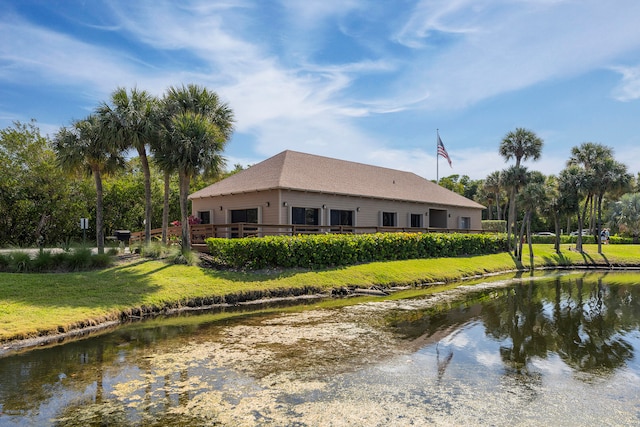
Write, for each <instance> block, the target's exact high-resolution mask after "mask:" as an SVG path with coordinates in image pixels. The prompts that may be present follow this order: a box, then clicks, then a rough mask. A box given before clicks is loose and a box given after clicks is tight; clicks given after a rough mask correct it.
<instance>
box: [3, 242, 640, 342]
mask: <svg viewBox="0 0 640 427" xmlns="http://www.w3.org/2000/svg"><path fill="white" fill-rule="evenodd" d="M569 248H570V245H563V247H562V253H561V254H560V255H558V254H556V253H555V252H554V251H553V246H552V245H548V244H539V245H534V253H535V255H536V256H535V258H534V265H535V266H536V267H542V266H556V265H574V266H578V265H585V264H588V265H601V266H603V267H605V266H608V265H640V245H636V246H634V245H608V246H603V254H602V255H599V254H598V253H597V246H596V245H585V246H584V249H585V253H584V254H580V253H577V252H575V251H573V250H570V249H569ZM523 259H524V260H525V266H528V263H529V255H528V251H527V248H526V247H525V253H524V257H523ZM517 267H518V265H517V263H516V262H515V261H514V259H513V258H512V257H511V256H510V255H509V254H506V253H504V254H497V255H486V256H474V257H461V258H435V259H421V260H409V261H393V262H378V263H370V264H362V265H357V266H351V267H342V268H335V269H327V270H319V271H306V270H305V271H302V270H287V271H284V272H278V273H236V272H220V271H214V270H206V269H201V268H198V267H187V266H182V265H168V264H165V263H163V262H161V261H142V262H137V263H132V264H127V265H121V266H117V267H113V268H109V269H106V270H102V271H91V272H82V273H61V274H20V273H17V274H11V273H0V342H4V341H9V340H13V339H22V338H29V337H35V336H39V335H46V334H51V333H55V332H58V331H68V330H71V329H74V328H78V327H81V326H86V325H92V324H98V323H101V322H104V321H107V320H116V319H118V318H119V317H120V315H121V313H123V312H124V313H134V314H135V313H136V309H139V308H141V307H146V308H149V307H150V308H155V309H161V308H164V307H179V306H183V305H187V304H194V303H197V302H199V301H204V302H205V303H207V302H216V301H220V300H223V299H226V300H227V301H234V300H236V299H238V298H239V297H244V299H251V298H254V297H259V296H264V295H265V294H266V295H269V294H271V295H278V294H286V292H287V291H289V290H291V289H301V290H302V291H299V292H307V291H316V290H325V289H330V288H334V287H340V286H361V287H369V286H371V285H380V286H391V285H413V284H420V283H433V282H451V281H455V280H457V279H460V278H463V277H469V276H474V275H478V274H485V273H493V272H499V271H509V270H514V269H516V268H517ZM271 291H273V292H271Z"/></svg>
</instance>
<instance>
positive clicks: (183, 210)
mask: <svg viewBox="0 0 640 427" xmlns="http://www.w3.org/2000/svg"><path fill="white" fill-rule="evenodd" d="M179 178H180V216H181V224H182V252H183V253H184V252H187V251H190V250H191V233H190V232H189V200H188V199H187V197H188V196H189V181H190V177H189V175H188V174H187V173H186V172H184V171H180V173H179Z"/></svg>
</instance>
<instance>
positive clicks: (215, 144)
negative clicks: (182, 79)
mask: <svg viewBox="0 0 640 427" xmlns="http://www.w3.org/2000/svg"><path fill="white" fill-rule="evenodd" d="M161 116H162V118H161V122H162V123H163V137H162V138H161V139H160V141H159V143H158V144H155V145H154V146H153V149H154V153H155V157H156V159H157V161H158V164H159V166H160V168H161V169H162V170H163V171H164V172H165V200H167V192H166V190H167V189H168V178H169V176H170V174H172V173H175V172H178V175H179V177H180V179H181V181H180V182H181V183H180V192H181V193H180V194H181V203H180V206H181V216H182V219H181V223H182V227H183V230H182V235H183V249H184V250H188V249H189V248H190V233H188V230H187V231H185V227H187V228H188V226H189V224H188V212H187V210H188V206H187V203H188V200H187V198H186V197H187V195H188V191H189V187H188V185H187V187H186V188H183V185H184V182H183V180H187V179H188V182H190V181H191V177H193V176H195V175H197V174H198V173H200V172H201V171H204V172H207V173H219V172H220V171H221V169H222V167H223V165H224V158H223V157H222V155H221V152H222V150H223V148H224V145H225V144H226V142H227V141H228V140H229V139H230V138H231V134H232V133H233V123H234V118H233V111H232V110H231V108H229V106H228V105H227V104H226V103H224V102H222V101H221V100H220V98H219V96H218V94H216V93H215V92H213V91H210V90H208V89H207V88H205V87H202V86H198V85H193V84H190V85H187V86H184V85H183V86H181V87H170V88H169V89H167V92H166V93H165V95H164V97H163V99H162V108H161ZM203 120H204V121H207V122H208V123H210V124H211V125H213V126H214V127H215V128H216V129H217V131H216V136H215V138H214V139H213V141H210V142H211V144H205V145H206V147H204V149H205V150H206V152H205V153H203V158H202V159H200V158H193V159H191V160H190V161H189V162H191V163H193V168H192V169H191V171H190V173H191V174H190V175H188V176H187V175H185V174H184V172H185V168H186V163H188V162H186V159H185V158H183V157H184V155H185V154H184V151H185V150H186V149H188V148H189V147H184V146H183V145H184V144H185V141H186V139H181V138H180V137H179V134H180V133H181V132H182V131H181V130H180V129H178V128H176V126H177V125H178V124H181V125H182V127H183V128H185V129H183V131H184V130H186V128H187V127H188V126H187V123H188V122H189V121H191V122H192V124H193V125H194V127H193V128H191V131H192V132H195V128H196V127H197V126H196V125H195V124H196V122H202V121H203ZM199 126H201V127H202V126H203V124H202V123H200V125H199ZM200 132H201V134H200V136H199V138H200V139H206V138H205V137H204V134H206V133H207V132H205V131H204V129H203V128H202V129H200ZM196 133H197V132H196ZM196 163H198V164H196ZM183 193H184V200H183V199H182V196H183ZM183 203H184V205H183ZM183 210H184V212H183ZM165 212H167V211H166V210H164V211H163V228H164V217H165V216H166V213H165ZM185 214H186V216H185ZM164 233H165V232H164V231H163V234H164ZM187 235H189V236H188V237H189V238H188V239H185V237H187ZM185 243H187V244H185Z"/></svg>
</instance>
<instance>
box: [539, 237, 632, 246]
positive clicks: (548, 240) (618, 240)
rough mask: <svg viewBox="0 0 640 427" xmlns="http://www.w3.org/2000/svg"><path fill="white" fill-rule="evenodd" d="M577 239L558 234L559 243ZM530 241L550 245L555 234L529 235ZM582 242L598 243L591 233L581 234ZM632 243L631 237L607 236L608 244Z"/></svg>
mask: <svg viewBox="0 0 640 427" xmlns="http://www.w3.org/2000/svg"><path fill="white" fill-rule="evenodd" d="M577 241H578V236H567V235H564V234H563V235H561V236H560V243H561V244H571V243H573V244H575V243H576V242H577ZM531 242H532V243H549V244H551V245H553V244H555V243H556V236H531ZM582 243H585V244H587V243H598V242H597V240H596V239H595V236H592V235H586V236H582ZM632 243H634V241H633V237H621V236H610V237H609V244H612V245H630V244H632Z"/></svg>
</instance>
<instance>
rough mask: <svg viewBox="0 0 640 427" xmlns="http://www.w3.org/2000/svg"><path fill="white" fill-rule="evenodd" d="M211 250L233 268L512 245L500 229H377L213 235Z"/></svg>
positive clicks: (317, 264) (485, 250) (328, 263)
mask: <svg viewBox="0 0 640 427" xmlns="http://www.w3.org/2000/svg"><path fill="white" fill-rule="evenodd" d="M206 243H207V245H208V247H209V251H210V253H211V255H212V256H213V257H214V258H215V259H216V260H217V262H219V263H220V264H222V265H224V266H227V267H232V268H246V269H261V268H268V267H284V268H295V267H302V268H323V267H333V266H343V265H353V264H357V263H362V262H372V261H392V260H401V259H416V258H435V257H452V256H463V255H483V254H492V253H498V252H503V251H506V250H507V244H506V237H505V236H504V235H499V234H498V235H496V234H455V233H454V234H445V233H376V234H309V235H297V236H267V237H260V238H255V237H249V238H243V239H222V238H209V239H207V240H206Z"/></svg>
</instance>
